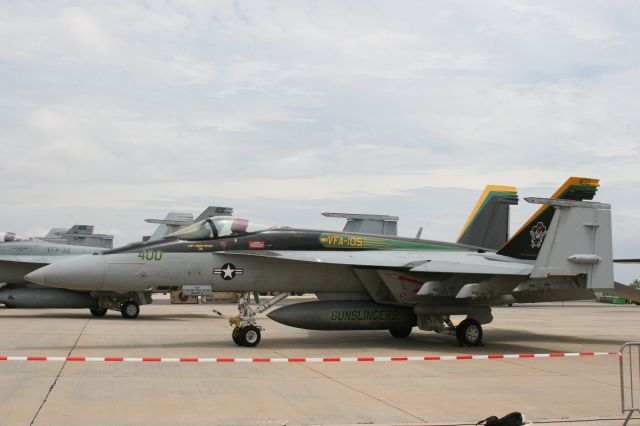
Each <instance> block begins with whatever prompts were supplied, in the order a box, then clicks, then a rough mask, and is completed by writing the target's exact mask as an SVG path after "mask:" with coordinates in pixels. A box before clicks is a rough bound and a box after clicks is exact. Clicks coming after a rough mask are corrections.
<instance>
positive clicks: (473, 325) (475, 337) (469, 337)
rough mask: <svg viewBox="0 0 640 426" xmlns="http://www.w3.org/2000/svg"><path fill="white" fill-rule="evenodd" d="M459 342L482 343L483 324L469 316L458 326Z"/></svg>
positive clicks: (478, 344) (473, 344)
mask: <svg viewBox="0 0 640 426" xmlns="http://www.w3.org/2000/svg"><path fill="white" fill-rule="evenodd" d="M456 338H457V339H458V343H459V344H461V345H466V346H480V344H482V326H481V325H480V323H479V322H478V321H476V320H474V319H473V318H467V319H465V320H464V321H462V322H461V323H460V324H458V326H457V327H456Z"/></svg>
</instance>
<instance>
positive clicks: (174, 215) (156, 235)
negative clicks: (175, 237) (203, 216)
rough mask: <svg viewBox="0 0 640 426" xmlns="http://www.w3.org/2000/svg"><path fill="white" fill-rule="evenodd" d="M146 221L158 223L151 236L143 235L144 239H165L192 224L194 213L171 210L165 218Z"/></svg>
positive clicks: (147, 220) (146, 220)
mask: <svg viewBox="0 0 640 426" xmlns="http://www.w3.org/2000/svg"><path fill="white" fill-rule="evenodd" d="M144 221H145V222H148V223H157V224H158V227H157V228H156V229H155V231H153V234H151V236H150V237H143V241H155V240H161V239H163V238H164V237H166V236H167V235H169V234H171V233H172V232H175V231H177V230H178V229H180V228H182V227H183V226H187V225H191V224H192V223H193V215H192V214H191V213H180V212H170V213H168V214H167V215H166V216H165V218H164V219H145V220H144Z"/></svg>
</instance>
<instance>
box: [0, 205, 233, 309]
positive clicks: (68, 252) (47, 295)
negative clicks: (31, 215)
mask: <svg viewBox="0 0 640 426" xmlns="http://www.w3.org/2000/svg"><path fill="white" fill-rule="evenodd" d="M232 211H233V209H232V208H229V207H216V206H209V207H207V208H206V209H205V210H204V211H203V212H202V213H201V214H200V215H199V216H198V218H197V219H196V220H201V219H204V218H206V217H208V216H210V215H213V214H219V215H230V214H231V213H232ZM145 221H147V222H148V223H156V224H158V227H157V228H156V230H155V232H154V233H153V234H152V236H151V237H150V238H147V241H157V240H160V239H162V238H164V237H166V236H167V235H169V234H170V233H171V232H175V231H177V230H179V229H181V228H183V227H185V226H188V225H191V224H193V223H194V219H193V215H192V214H190V213H180V212H170V213H168V214H167V216H166V217H165V219H145ZM53 235H62V236H64V237H68V238H67V239H68V240H69V241H74V244H60V243H53V242H48V241H44V240H40V239H37V238H32V239H29V240H16V241H8V242H2V243H0V303H2V304H4V305H5V306H7V307H9V308H31V309H33V308H42V309H46V308H61V309H62V308H66V309H98V308H101V307H102V308H109V309H120V308H121V306H122V304H123V303H124V302H127V301H129V300H132V299H133V300H136V303H150V301H151V296H150V294H139V293H136V292H118V293H115V292H108V291H106V292H99V293H97V292H94V293H93V294H91V293H89V292H86V291H77V290H69V289H53V288H47V287H43V286H39V285H33V284H28V285H25V283H28V282H27V281H25V279H24V276H25V275H27V274H29V273H30V272H33V271H35V270H36V269H39V268H41V267H43V266H45V265H49V264H51V263H55V262H57V261H59V260H62V259H64V258H67V257H69V256H78V255H82V254H92V253H96V252H100V251H103V250H106V249H108V248H111V245H109V246H108V247H105V248H101V247H95V246H94V247H88V246H86V244H88V243H90V242H92V241H96V240H97V241H102V239H104V238H103V237H105V235H103V234H93V226H90V225H74V226H73V227H71V228H70V229H69V230H68V231H67V230H66V229H65V228H60V229H55V228H54V229H53V230H51V231H50V232H49V234H48V237H52V236H53ZM72 237H85V238H84V239H82V238H72ZM89 237H95V239H94V240H88V239H87V238H89ZM106 237H111V238H113V236H106ZM101 238H102V239H101ZM65 241H66V240H65ZM109 242H110V241H109ZM101 245H102V243H101ZM163 291H166V290H163ZM136 316H137V315H136Z"/></svg>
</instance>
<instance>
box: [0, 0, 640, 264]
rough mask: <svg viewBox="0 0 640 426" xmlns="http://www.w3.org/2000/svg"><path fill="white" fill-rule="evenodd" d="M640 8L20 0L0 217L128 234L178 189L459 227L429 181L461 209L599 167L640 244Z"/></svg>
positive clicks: (13, 23)
mask: <svg viewBox="0 0 640 426" xmlns="http://www.w3.org/2000/svg"><path fill="white" fill-rule="evenodd" d="M638 19H640V7H639V6H638V5H637V3H636V2H632V1H630V2H624V1H623V2H616V3H601V2H595V1H593V2H591V1H586V2H584V1H579V2H562V3H558V2H540V1H515V2H514V1H500V0H495V1H489V2H482V3H468V2H464V3H463V2H422V1H416V2H406V3H403V5H402V7H400V6H398V4H397V3H396V2H391V1H373V2H367V3H366V4H365V3H359V2H332V1H323V2H298V1H293V2H277V3H271V2H254V1H251V2H230V1H229V2H227V1H217V2H207V1H205V2H200V1H183V2H182V1H181V2H177V1H176V2H174V1H169V2H163V3H148V4H147V3H144V2H127V1H118V2H115V3H114V2H110V3H104V2H83V3H81V4H76V5H74V6H69V5H68V4H67V3H66V2H60V3H58V2H47V3H45V4H41V3H39V4H37V5H34V4H28V3H26V2H18V3H12V4H9V5H6V7H3V10H2V12H0V40H3V41H4V43H0V57H2V58H3V59H2V67H0V90H1V91H2V93H3V96H2V97H1V98H0V111H1V112H2V114H0V126H1V127H2V129H3V131H2V132H1V133H0V154H1V155H2V156H3V158H5V159H10V160H7V161H5V162H4V166H3V167H2V168H0V196H2V197H3V199H7V200H11V202H10V203H8V205H7V206H5V207H3V210H2V211H0V222H2V223H4V224H6V226H4V228H7V229H14V230H16V231H18V232H21V233H23V234H24V233H26V231H28V230H29V229H35V228H34V227H36V226H39V227H47V226H49V227H51V226H68V225H69V226H70V225H71V224H72V223H70V222H71V221H74V220H78V221H80V222H84V223H91V222H93V223H95V224H96V230H97V231H100V230H101V229H119V230H121V235H119V241H120V242H126V241H131V240H133V239H135V238H137V237H138V236H139V233H140V231H141V230H143V229H144V223H142V224H141V223H140V220H141V218H142V216H143V215H149V213H148V212H149V211H151V212H156V211H159V210H162V209H164V208H169V207H173V208H175V207H176V206H179V205H180V204H181V203H185V208H186V207H189V209H188V210H193V209H194V206H202V208H203V207H204V205H205V204H209V203H213V202H215V201H216V200H226V201H228V202H229V203H233V204H234V205H235V206H236V207H237V208H242V209H244V211H246V212H247V213H248V214H250V215H252V213H254V211H252V210H253V209H255V210H256V211H255V213H256V215H257V214H262V213H263V212H265V211H268V212H271V213H272V214H274V215H276V216H277V217H276V218H269V217H267V218H265V219H270V220H272V221H274V222H278V223H298V224H300V225H302V226H304V225H305V223H301V222H299V219H298V218H299V217H304V218H305V220H309V221H313V220H314V219H312V218H314V217H315V215H316V213H317V212H315V210H314V213H313V215H312V214H311V213H310V210H305V209H303V208H302V207H297V208H296V207H295V206H296V205H297V204H300V205H304V206H307V207H308V209H311V208H312V207H313V208H315V209H320V208H321V207H320V206H321V205H324V204H325V203H326V204H329V203H333V202H335V207H336V208H338V207H340V208H346V207H349V208H352V209H356V210H360V209H358V206H359V205H362V206H366V207H367V208H370V209H375V208H376V207H377V206H380V207H381V208H382V207H384V209H383V210H386V211H385V212H387V213H391V214H400V215H401V216H402V217H403V219H402V220H403V221H405V222H407V223H408V224H410V225H411V226H408V227H407V228H406V229H407V232H408V233H411V234H413V233H414V232H415V229H414V228H417V226H416V225H418V224H419V222H418V220H417V219H415V217H417V216H420V217H421V218H423V219H421V220H424V218H429V220H430V221H433V223H436V220H438V221H440V223H441V226H440V227H437V226H435V225H434V227H433V228H432V229H431V231H433V232H442V233H441V234H438V235H441V236H442V238H453V237H454V236H455V234H456V233H457V228H458V226H459V224H458V223H457V221H458V219H460V220H463V219H464V217H462V218H459V217H457V216H456V217H452V215H458V213H457V212H456V213H455V214H454V213H453V212H450V213H449V215H442V216H438V217H437V218H435V217H434V218H433V219H431V218H430V213H433V214H436V213H437V210H435V209H434V203H436V201H434V200H432V199H428V198H423V197H424V195H425V194H434V193H437V194H438V196H439V197H441V200H440V199H439V200H438V201H437V202H438V203H442V204H443V205H444V206H445V207H446V206H451V207H450V208H449V210H453V209H454V208H460V209H462V210H464V208H465V207H464V206H462V205H459V204H457V203H456V202H454V198H455V197H458V196H460V194H469V199H470V200H471V201H469V202H470V203H472V201H473V198H474V197H475V195H473V194H475V192H473V191H471V190H474V191H477V190H480V188H481V187H483V186H484V184H485V183H498V184H513V185H518V186H520V187H532V188H542V189H544V190H545V191H544V192H545V193H544V194H529V195H545V194H546V193H547V192H549V191H550V190H552V189H553V188H554V187H555V186H557V185H558V184H559V183H560V182H562V181H564V179H565V178H566V177H567V176H568V175H586V176H596V177H600V178H601V179H602V184H603V189H602V191H601V194H600V195H601V196H602V198H601V199H603V200H604V201H607V202H611V203H612V204H613V205H614V212H619V213H615V214H616V220H618V221H619V222H620V223H621V224H623V223H624V230H625V232H617V234H616V235H617V236H616V244H617V246H616V247H617V249H616V250H620V251H621V253H620V254H624V253H629V254H630V255H631V254H632V252H633V251H634V241H637V240H638V239H639V238H640V230H637V229H635V227H634V225H633V223H634V222H633V218H634V216H635V217H637V216H638V211H639V210H640V207H639V206H640V202H639V201H637V200H638V199H639V198H638V195H640V194H637V192H633V191H634V189H632V188H637V187H638V184H639V183H640V177H639V176H638V173H637V162H638V158H640V138H639V136H640V135H639V132H638V125H637V114H636V111H638V110H639V109H640V83H638V82H639V81H640V78H639V77H640V75H639V74H640V72H639V70H640V59H639V57H638V55H637V54H636V53H635V52H636V50H637V46H638V44H640V43H639V42H640V30H638V28H637V21H638ZM426 188H430V189H426ZM452 188H453V189H452ZM448 189H452V191H453V192H449V191H448ZM625 191H626V192H625ZM629 191H631V194H632V195H629ZM453 193H455V194H456V195H455V196H454V195H451V194H453ZM605 197H609V198H606V199H605ZM292 200H295V201H292ZM374 200H375V202H374ZM269 203H272V204H273V206H275V207H269V206H270V204H269ZM296 203H297V204H296ZM43 206H46V210H47V215H46V222H49V221H51V223H46V224H45V223H42V224H40V223H37V222H40V221H42V222H45V220H44V219H43V218H42V213H39V214H38V215H33V214H32V213H31V212H32V211H36V210H37V211H40V210H42V208H43ZM278 206H286V208H284V207H283V208H282V209H281V210H278ZM520 207H522V208H523V210H526V208H525V207H523V206H520ZM200 208H201V207H198V208H196V209H195V210H198V209H200ZM416 209H418V210H416ZM460 214H461V215H462V216H464V214H462V213H460ZM465 214H466V212H465ZM158 215H159V216H162V215H163V214H161V213H160V214H158ZM158 215H156V216H158ZM298 215H301V216H298ZM34 222H36V223H34ZM54 222H55V223H54ZM311 223H312V224H313V223H316V224H320V225H322V224H323V223H318V222H311ZM45 225H46V226H45ZM616 226H621V225H616ZM617 229H620V228H617ZM103 232H104V231H103ZM425 235H426V234H425ZM117 242H118V241H117Z"/></svg>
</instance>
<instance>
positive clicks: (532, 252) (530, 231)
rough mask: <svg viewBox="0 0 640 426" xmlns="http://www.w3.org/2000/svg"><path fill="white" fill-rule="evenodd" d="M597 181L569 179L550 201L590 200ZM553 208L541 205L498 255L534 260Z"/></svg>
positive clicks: (596, 186)
mask: <svg viewBox="0 0 640 426" xmlns="http://www.w3.org/2000/svg"><path fill="white" fill-rule="evenodd" d="M599 182H600V181H599V180H598V179H590V178H580V177H570V178H569V179H567V181H566V182H565V183H564V184H563V185H562V186H561V187H560V188H558V190H557V191H556V192H555V193H554V194H553V195H552V196H551V199H552V200H558V199H560V200H574V201H582V200H592V199H593V197H594V196H595V194H596V191H597V190H598V185H599ZM553 214H554V208H553V207H551V206H550V205H548V204H545V205H543V206H542V207H540V208H539V209H538V211H536V212H535V213H534V214H533V216H531V217H530V218H529V220H528V221H527V222H525V224H524V225H522V227H521V228H520V229H519V230H518V231H517V232H516V233H515V234H513V236H512V237H511V238H510V239H509V241H507V242H506V243H505V244H504V245H503V246H502V247H501V248H500V250H498V254H501V255H504V256H510V257H515V258H518V259H528V260H535V259H536V258H537V257H538V253H539V252H540V248H541V247H542V243H543V241H544V239H545V235H546V234H547V230H548V229H549V226H550V225H551V220H552V219H553Z"/></svg>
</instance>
